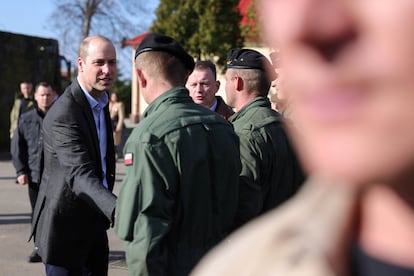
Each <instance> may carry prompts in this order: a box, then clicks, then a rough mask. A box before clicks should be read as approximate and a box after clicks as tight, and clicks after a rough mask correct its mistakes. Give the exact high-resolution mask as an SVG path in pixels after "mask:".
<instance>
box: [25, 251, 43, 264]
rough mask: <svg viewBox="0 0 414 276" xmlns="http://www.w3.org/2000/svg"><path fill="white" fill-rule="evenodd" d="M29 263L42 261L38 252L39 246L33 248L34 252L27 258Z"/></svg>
mask: <svg viewBox="0 0 414 276" xmlns="http://www.w3.org/2000/svg"><path fill="white" fill-rule="evenodd" d="M27 261H28V262H29V263H40V262H41V261H42V258H41V257H40V256H39V254H37V247H36V248H35V249H34V250H33V252H32V254H30V256H29V257H28V258H27Z"/></svg>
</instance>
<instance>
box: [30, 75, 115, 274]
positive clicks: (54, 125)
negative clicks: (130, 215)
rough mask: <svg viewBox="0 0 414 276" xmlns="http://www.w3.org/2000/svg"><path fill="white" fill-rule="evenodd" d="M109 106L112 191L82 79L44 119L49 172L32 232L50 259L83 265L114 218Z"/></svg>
mask: <svg viewBox="0 0 414 276" xmlns="http://www.w3.org/2000/svg"><path fill="white" fill-rule="evenodd" d="M104 110H105V118H106V128H107V134H108V135H107V141H108V146H107V155H106V168H107V174H106V178H107V181H108V186H109V190H108V189H106V188H105V187H104V186H103V184H102V183H103V182H102V166H101V161H100V149H99V141H98V135H97V132H96V127H95V122H94V118H93V113H92V110H91V107H90V105H89V102H88V100H87V98H86V96H85V95H84V93H83V92H82V90H81V88H80V86H79V83H78V82H77V81H74V82H73V83H72V84H71V85H70V86H68V87H67V88H66V90H65V92H64V93H63V94H62V96H60V97H59V99H58V100H57V101H56V102H55V104H54V105H53V106H52V108H51V109H50V110H49V111H48V113H47V114H46V116H45V118H44V121H43V133H44V172H43V176H42V181H41V183H42V184H41V185H40V191H39V196H38V199H37V202H36V207H35V210H34V214H33V222H32V235H34V237H35V244H36V246H37V247H38V248H39V254H40V256H41V257H42V260H43V262H44V263H48V264H53V265H58V266H64V267H67V268H78V267H80V266H82V264H83V263H84V262H85V259H86V258H87V256H88V254H89V252H90V249H91V248H92V247H93V243H94V242H96V239H97V237H98V236H99V237H102V231H105V230H106V229H107V228H108V227H109V225H110V223H111V222H112V213H113V211H114V209H115V201H116V196H115V195H114V194H112V188H113V185H114V181H115V152H114V145H113V138H112V129H111V121H110V118H109V111H108V106H106V107H105V109H104ZM97 233H101V234H100V235H98V234H97Z"/></svg>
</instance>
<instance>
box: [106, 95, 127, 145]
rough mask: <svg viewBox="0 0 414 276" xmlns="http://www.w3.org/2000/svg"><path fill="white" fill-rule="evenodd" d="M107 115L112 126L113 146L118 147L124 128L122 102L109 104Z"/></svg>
mask: <svg viewBox="0 0 414 276" xmlns="http://www.w3.org/2000/svg"><path fill="white" fill-rule="evenodd" d="M109 114H110V116H111V121H112V124H113V134H114V144H115V146H118V145H120V144H121V139H122V128H123V126H124V119H125V109H124V103H123V102H112V101H111V102H110V103H109Z"/></svg>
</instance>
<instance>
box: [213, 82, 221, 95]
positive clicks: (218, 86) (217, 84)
mask: <svg viewBox="0 0 414 276" xmlns="http://www.w3.org/2000/svg"><path fill="white" fill-rule="evenodd" d="M220 84H221V83H220V81H219V80H216V83H215V85H216V92H214V94H216V93H217V92H218V91H219V89H220Z"/></svg>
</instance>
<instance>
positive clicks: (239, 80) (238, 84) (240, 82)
mask: <svg viewBox="0 0 414 276" xmlns="http://www.w3.org/2000/svg"><path fill="white" fill-rule="evenodd" d="M243 87H244V81H243V79H242V78H241V77H239V76H237V75H236V76H234V88H236V91H241V90H243Z"/></svg>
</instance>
